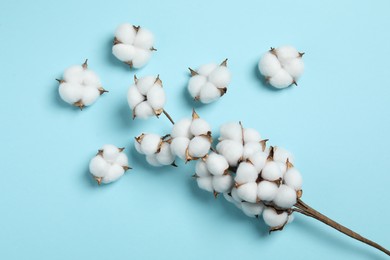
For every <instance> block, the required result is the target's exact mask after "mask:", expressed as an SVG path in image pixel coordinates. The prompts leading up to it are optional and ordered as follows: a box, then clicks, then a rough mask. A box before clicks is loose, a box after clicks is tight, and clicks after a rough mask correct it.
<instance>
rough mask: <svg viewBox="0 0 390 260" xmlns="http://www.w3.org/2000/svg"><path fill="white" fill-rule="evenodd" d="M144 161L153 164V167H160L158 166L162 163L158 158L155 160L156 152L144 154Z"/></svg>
mask: <svg viewBox="0 0 390 260" xmlns="http://www.w3.org/2000/svg"><path fill="white" fill-rule="evenodd" d="M146 161H147V162H148V163H149V164H150V165H152V166H154V167H160V166H163V164H161V163H160V162H159V161H158V160H157V154H149V155H146Z"/></svg>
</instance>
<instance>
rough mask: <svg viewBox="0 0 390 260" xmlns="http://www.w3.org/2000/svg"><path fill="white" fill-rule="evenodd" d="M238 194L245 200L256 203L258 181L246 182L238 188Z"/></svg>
mask: <svg viewBox="0 0 390 260" xmlns="http://www.w3.org/2000/svg"><path fill="white" fill-rule="evenodd" d="M237 195H238V197H240V198H241V199H242V200H243V201H246V202H251V203H256V199H257V183H256V182H249V183H245V184H242V185H240V186H239V187H238V188H237Z"/></svg>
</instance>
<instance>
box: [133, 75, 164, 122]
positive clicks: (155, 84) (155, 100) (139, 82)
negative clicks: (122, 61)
mask: <svg viewBox="0 0 390 260" xmlns="http://www.w3.org/2000/svg"><path fill="white" fill-rule="evenodd" d="M127 101H128V103H129V106H130V109H131V110H132V111H133V119H134V118H136V117H138V118H143V119H146V118H149V117H151V116H159V115H160V114H161V113H162V112H163V111H164V108H163V107H164V105H165V102H166V97H165V91H164V89H163V87H162V81H161V79H160V77H159V76H157V77H155V76H146V77H142V78H139V79H137V77H136V76H134V84H133V85H132V86H131V87H130V88H129V91H128V93H127Z"/></svg>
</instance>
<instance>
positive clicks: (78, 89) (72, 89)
mask: <svg viewBox="0 0 390 260" xmlns="http://www.w3.org/2000/svg"><path fill="white" fill-rule="evenodd" d="M58 92H59V94H60V97H61V99H62V100H64V101H65V102H66V103H69V104H73V103H75V102H77V101H79V100H81V99H82V97H83V87H82V86H81V85H77V84H70V83H62V84H60V87H59V88H58Z"/></svg>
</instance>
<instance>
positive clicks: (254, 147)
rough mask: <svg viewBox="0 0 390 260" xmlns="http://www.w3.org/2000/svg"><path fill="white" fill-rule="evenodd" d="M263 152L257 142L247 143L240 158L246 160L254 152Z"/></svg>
mask: <svg viewBox="0 0 390 260" xmlns="http://www.w3.org/2000/svg"><path fill="white" fill-rule="evenodd" d="M262 150H263V147H262V145H261V144H260V143H259V142H249V143H246V144H245V145H244V152H243V154H242V158H243V159H244V160H245V159H248V158H249V157H250V156H251V155H253V154H255V153H256V152H261V151H262Z"/></svg>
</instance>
